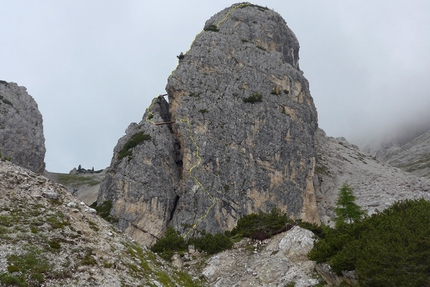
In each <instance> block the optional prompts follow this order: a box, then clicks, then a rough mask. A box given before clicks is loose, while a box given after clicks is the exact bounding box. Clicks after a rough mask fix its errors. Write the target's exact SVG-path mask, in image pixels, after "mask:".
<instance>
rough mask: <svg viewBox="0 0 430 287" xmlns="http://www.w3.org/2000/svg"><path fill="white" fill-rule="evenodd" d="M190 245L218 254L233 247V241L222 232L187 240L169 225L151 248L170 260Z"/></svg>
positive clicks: (208, 252)
mask: <svg viewBox="0 0 430 287" xmlns="http://www.w3.org/2000/svg"><path fill="white" fill-rule="evenodd" d="M188 245H194V246H195V248H196V249H198V250H200V251H204V252H206V253H207V254H216V253H219V252H221V251H224V250H226V249H229V248H231V247H232V246H233V242H232V241H231V239H230V238H229V237H228V236H226V235H225V234H222V233H217V234H215V235H213V234H211V233H207V234H204V235H202V236H201V237H194V238H190V239H188V240H185V239H184V238H183V237H182V236H181V235H180V234H179V232H177V231H175V230H174V229H173V228H172V227H169V229H167V231H166V234H165V235H164V236H163V237H161V238H160V239H158V240H157V242H156V243H155V244H154V245H153V246H152V247H151V250H152V251H153V252H156V253H158V254H159V255H160V256H161V257H162V258H164V259H165V260H170V259H171V258H172V256H173V254H174V253H175V252H178V253H181V252H186V251H187V250H188Z"/></svg>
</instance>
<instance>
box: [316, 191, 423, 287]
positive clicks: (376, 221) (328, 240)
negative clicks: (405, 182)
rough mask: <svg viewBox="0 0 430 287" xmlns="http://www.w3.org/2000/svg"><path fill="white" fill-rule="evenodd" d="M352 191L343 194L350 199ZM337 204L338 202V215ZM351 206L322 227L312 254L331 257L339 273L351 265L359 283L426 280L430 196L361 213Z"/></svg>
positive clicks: (398, 283)
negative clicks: (331, 226) (333, 223)
mask: <svg viewBox="0 0 430 287" xmlns="http://www.w3.org/2000/svg"><path fill="white" fill-rule="evenodd" d="M344 191H345V190H344ZM346 191H352V190H346ZM350 195H351V194H349V195H348V194H346V195H345V194H344V195H343V199H348V197H349V200H347V201H346V202H350V200H351V199H352V197H350ZM341 197H342V196H340V198H341ZM340 202H341V200H339V201H338V204H339V203H340ZM345 206H347V205H344V207H345ZM340 207H341V206H340ZM341 210H343V211H345V209H342V208H341V209H339V205H338V209H336V211H337V213H338V215H339V214H340V213H341ZM349 210H350V211H351V213H349V214H346V213H343V216H344V217H343V218H341V219H339V220H337V222H336V229H326V234H325V237H322V238H320V240H319V241H318V242H317V243H316V244H315V246H314V248H313V249H312V251H311V252H310V253H309V258H310V259H311V260H315V261H317V262H318V263H322V262H327V263H329V264H330V266H331V267H332V269H333V271H334V272H336V273H337V274H341V272H342V271H344V270H355V273H356V275H357V277H358V280H359V284H360V286H417V287H418V286H430V224H429V223H430V202H428V201H425V200H423V199H421V200H417V201H413V200H407V201H403V202H397V203H395V204H394V205H393V206H391V207H390V208H388V209H386V210H384V211H383V212H381V213H378V214H376V215H373V216H371V217H365V218H362V217H361V215H360V214H362V213H361V210H359V209H356V207H353V208H352V209H349ZM351 214H352V215H354V214H355V215H356V216H358V217H356V218H354V219H352V218H350V215H351ZM338 218H339V216H338ZM348 223H349V224H348Z"/></svg>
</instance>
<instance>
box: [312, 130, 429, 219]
mask: <svg viewBox="0 0 430 287" xmlns="http://www.w3.org/2000/svg"><path fill="white" fill-rule="evenodd" d="M315 147H316V149H317V154H318V160H317V165H316V174H317V177H315V186H316V196H317V202H318V209H319V212H320V215H321V221H322V222H324V223H326V224H330V223H332V219H333V218H334V217H335V213H334V207H335V205H336V200H337V197H338V194H339V190H340V188H341V187H342V185H343V184H344V183H348V184H349V185H350V186H351V187H352V188H353V189H354V195H355V196H356V197H357V200H356V203H357V204H358V205H360V206H361V207H362V208H363V209H364V210H365V211H366V212H367V213H368V214H373V213H376V212H378V211H382V210H384V209H386V208H387V207H389V206H391V205H392V204H393V203H394V202H396V201H399V200H406V199H420V198H424V199H426V200H430V180H429V179H427V178H419V177H416V176H414V175H412V174H410V173H407V172H405V171H403V170H401V169H399V168H396V167H393V166H391V165H389V164H386V163H383V162H379V161H378V160H376V158H375V157H373V156H371V155H369V154H366V153H363V152H361V151H360V150H359V149H358V148H357V147H356V146H354V145H351V144H349V143H348V141H347V140H346V139H344V138H332V137H328V136H326V134H325V133H324V131H323V130H321V129H319V130H318V131H317V133H316V135H315Z"/></svg>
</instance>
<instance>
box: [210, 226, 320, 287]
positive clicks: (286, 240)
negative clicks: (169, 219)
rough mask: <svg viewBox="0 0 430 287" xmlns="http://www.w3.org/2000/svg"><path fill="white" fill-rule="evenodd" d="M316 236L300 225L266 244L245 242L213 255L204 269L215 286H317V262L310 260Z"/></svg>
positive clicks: (211, 283)
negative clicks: (310, 252) (309, 255)
mask: <svg viewBox="0 0 430 287" xmlns="http://www.w3.org/2000/svg"><path fill="white" fill-rule="evenodd" d="M314 240H315V239H314V234H313V233H312V232H311V231H309V230H306V229H302V228H300V227H298V226H295V227H293V228H292V229H291V230H289V231H287V232H284V233H281V234H278V235H276V236H274V237H273V238H271V239H268V240H265V241H263V242H259V241H251V240H250V239H244V240H242V241H241V242H239V243H237V244H236V245H235V247H234V248H233V249H232V250H227V251H224V252H222V253H219V254H217V255H214V256H212V257H211V258H210V259H209V260H208V261H207V265H206V267H205V268H204V269H203V272H202V274H203V276H204V277H205V278H206V280H207V281H208V283H209V284H210V285H211V286H217V287H221V286H287V285H288V284H291V283H293V282H294V283H295V285H294V286H296V287H306V286H314V285H317V284H318V283H319V279H318V276H317V275H316V274H315V272H314V270H315V262H313V261H309V260H308V259H307V253H308V252H309V251H310V250H311V249H312V247H313V245H314Z"/></svg>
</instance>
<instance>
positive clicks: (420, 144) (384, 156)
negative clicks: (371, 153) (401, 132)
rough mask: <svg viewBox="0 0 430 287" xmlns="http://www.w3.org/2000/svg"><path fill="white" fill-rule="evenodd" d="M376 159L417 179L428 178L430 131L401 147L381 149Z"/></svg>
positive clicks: (429, 174)
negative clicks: (417, 177)
mask: <svg viewBox="0 0 430 287" xmlns="http://www.w3.org/2000/svg"><path fill="white" fill-rule="evenodd" d="M376 158H377V159H379V160H381V161H384V162H386V163H389V164H391V165H393V166H396V167H398V168H401V169H403V170H405V171H407V172H410V173H412V174H414V175H416V176H419V177H427V178H428V177H430V131H428V132H426V133H424V134H422V135H420V136H419V137H417V138H415V139H413V140H412V141H410V142H408V143H406V144H405V145H402V146H396V147H390V148H389V149H381V150H379V151H378V152H377V153H376Z"/></svg>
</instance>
